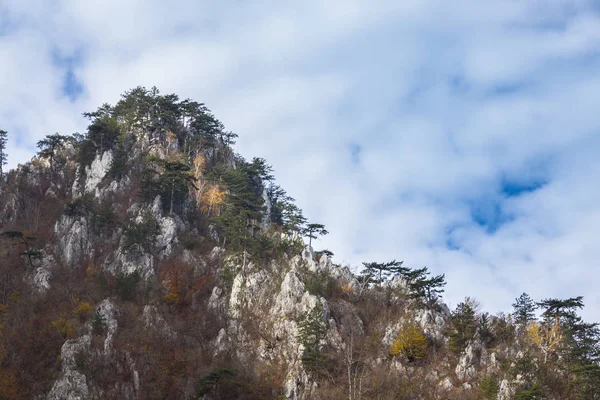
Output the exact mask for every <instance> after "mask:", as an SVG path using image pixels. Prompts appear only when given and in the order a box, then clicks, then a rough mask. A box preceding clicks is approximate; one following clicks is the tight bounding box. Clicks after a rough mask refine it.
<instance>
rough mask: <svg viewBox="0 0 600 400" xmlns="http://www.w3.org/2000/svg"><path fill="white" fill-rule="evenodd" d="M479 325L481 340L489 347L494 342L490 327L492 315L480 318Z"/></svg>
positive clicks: (486, 314)
mask: <svg viewBox="0 0 600 400" xmlns="http://www.w3.org/2000/svg"><path fill="white" fill-rule="evenodd" d="M478 325H479V326H478V327H477V334H478V335H479V339H480V340H481V342H482V343H483V344H484V345H485V346H488V345H489V344H490V343H491V342H492V340H493V334H492V330H491V327H490V314H489V313H486V312H484V313H482V314H481V315H480V316H479V324H478Z"/></svg>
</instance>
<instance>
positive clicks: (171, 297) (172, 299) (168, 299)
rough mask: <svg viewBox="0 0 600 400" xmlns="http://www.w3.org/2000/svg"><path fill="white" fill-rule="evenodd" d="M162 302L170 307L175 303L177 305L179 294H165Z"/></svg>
mask: <svg viewBox="0 0 600 400" xmlns="http://www.w3.org/2000/svg"><path fill="white" fill-rule="evenodd" d="M163 300H164V301H165V303H167V304H171V305H173V304H177V303H179V293H177V292H170V293H169V294H166V295H165V296H164V297H163Z"/></svg>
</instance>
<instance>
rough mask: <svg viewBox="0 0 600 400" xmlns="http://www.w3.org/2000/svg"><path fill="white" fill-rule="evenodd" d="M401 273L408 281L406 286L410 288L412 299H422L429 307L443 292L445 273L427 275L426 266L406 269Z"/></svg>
mask: <svg viewBox="0 0 600 400" xmlns="http://www.w3.org/2000/svg"><path fill="white" fill-rule="evenodd" d="M403 275H404V276H405V278H406V279H407V281H408V288H409V290H410V294H409V296H410V297H411V298H413V299H422V300H424V301H425V304H427V305H428V306H429V307H433V306H434V305H435V304H436V302H437V300H438V298H439V297H440V294H442V293H444V286H446V279H445V275H444V274H442V275H437V276H433V277H429V271H428V269H427V267H423V268H419V269H415V270H408V271H407V272H404V273H403Z"/></svg>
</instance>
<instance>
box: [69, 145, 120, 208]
mask: <svg viewBox="0 0 600 400" xmlns="http://www.w3.org/2000/svg"><path fill="white" fill-rule="evenodd" d="M112 160H113V154H112V151H110V150H109V151H106V152H104V153H103V154H101V155H98V156H96V158H94V160H93V161H92V164H91V165H90V166H88V167H86V168H85V170H84V174H85V182H84V184H83V185H82V187H80V186H79V182H78V181H77V180H75V182H74V183H73V197H80V196H82V195H84V194H87V193H94V195H95V197H100V191H99V189H98V185H99V184H100V182H102V180H103V179H104V177H105V176H106V174H107V173H108V170H109V169H110V166H111V164H112Z"/></svg>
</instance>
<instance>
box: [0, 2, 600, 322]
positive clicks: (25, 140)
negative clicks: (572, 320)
mask: <svg viewBox="0 0 600 400" xmlns="http://www.w3.org/2000/svg"><path fill="white" fill-rule="evenodd" d="M217 4H218V5H217ZM599 18H600V16H599V14H598V10H597V8H594V4H593V2H592V1H585V0H576V1H572V0H571V1H567V0H552V1H548V0H544V1H541V0H529V1H504V0H498V1H488V2H478V1H474V0H462V1H457V2H450V3H449V2H439V1H433V0H430V1H422V0H421V1H402V2H398V1H382V2H377V3H373V2H368V1H366V0H364V1H362V0H353V1H350V2H348V1H343V2H342V1H332V2H321V1H307V2H302V3H298V2H279V3H277V4H273V3H272V2H265V1H258V2H230V4H228V5H226V4H224V3H214V2H197V1H191V0H190V1H179V2H176V3H175V4H173V3H166V2H155V1H152V2H148V1H127V2H122V1H104V2H81V1H72V0H63V1H59V2H55V1H50V0H47V1H45V0H36V1H35V2H34V3H32V2H27V4H25V3H24V2H22V1H16V0H5V1H4V2H3V3H2V5H1V6H0V59H1V60H3V61H2V62H1V63H0V92H1V93H2V96H0V124H1V125H2V128H3V129H6V130H8V131H9V133H11V134H12V136H11V141H10V146H9V154H10V159H11V163H12V165H13V166H14V165H15V164H16V163H17V162H23V161H25V160H26V159H27V158H29V157H30V156H31V155H32V153H33V151H34V148H35V142H36V141H37V140H39V139H40V138H41V137H42V136H44V135H46V134H49V133H53V132H55V131H60V132H63V133H71V132H73V131H76V130H80V131H81V130H83V129H84V128H85V121H84V120H83V119H82V118H81V116H80V114H81V112H83V111H88V110H91V109H94V108H95V107H96V106H98V105H100V104H101V103H103V102H111V103H114V102H115V101H116V100H118V97H119V94H120V93H122V92H124V91H125V90H127V89H129V88H132V87H134V86H137V85H146V86H153V85H156V86H158V87H159V88H160V89H161V90H162V91H163V92H175V93H178V94H179V95H180V96H181V97H191V98H194V99H196V100H198V101H202V102H205V103H206V104H207V105H208V106H209V107H210V108H212V109H213V111H214V112H215V114H216V115H217V117H219V118H220V119H222V120H223V122H224V123H225V124H226V126H227V127H228V128H229V129H232V130H234V131H236V132H237V133H239V134H240V140H239V143H238V146H237V147H238V150H240V151H241V152H242V153H243V154H244V155H246V156H247V157H252V156H262V157H265V158H266V159H267V160H268V161H269V162H270V163H272V164H273V165H274V167H275V169H276V173H277V177H278V179H279V181H280V182H281V183H282V185H283V186H284V187H285V188H286V189H287V190H288V192H289V193H290V194H291V195H292V196H294V197H296V198H297V200H298V203H299V205H300V206H301V207H302V208H303V209H305V211H306V214H307V215H308V216H309V217H310V218H311V219H312V220H314V221H319V222H323V223H325V224H326V225H327V228H328V230H329V231H330V232H331V233H330V235H329V236H326V237H324V238H323V239H322V240H320V241H318V242H317V243H318V244H317V246H323V247H327V248H329V249H331V250H332V251H334V252H335V253H336V258H337V259H338V260H339V261H342V260H346V261H350V262H352V263H353V264H354V265H357V264H359V262H360V261H368V260H372V259H392V258H396V259H403V260H405V261H406V262H407V263H408V264H410V265H413V266H421V265H427V266H429V267H430V268H431V269H432V270H434V271H435V272H436V273H441V272H445V273H446V275H447V280H448V282H449V285H448V290H447V296H446V298H447V299H448V301H449V302H451V303H452V304H456V303H457V302H458V301H460V298H461V297H462V296H464V295H475V296H476V297H478V298H479V299H480V300H481V301H482V302H483V303H484V304H485V305H486V306H487V307H488V308H489V309H491V310H492V311H499V310H502V309H504V310H507V309H509V308H510V304H511V303H512V300H513V299H514V297H516V296H517V295H518V294H520V292H522V291H527V292H530V294H532V295H533V296H535V297H537V298H541V297H561V296H574V295H580V294H581V295H584V296H586V300H587V304H588V306H587V310H586V315H588V316H590V317H593V318H595V319H600V309H598V308H597V307H596V306H595V305H596V304H598V301H599V300H600V295H597V294H596V292H597V291H596V290H595V288H594V287H593V282H594V281H595V280H596V279H595V278H597V277H598V273H597V272H596V268H595V267H596V265H595V263H596V260H598V259H600V250H599V248H598V247H597V246H595V243H594V238H595V237H597V236H598V234H599V233H600V232H599V229H600V228H598V226H600V225H599V224H598V222H600V221H599V219H600V202H599V201H598V200H599V198H600V190H598V189H597V188H596V187H595V185H594V184H593V183H594V178H595V176H597V175H598V174H599V173H600V165H598V162H597V161H596V158H597V157H596V154H597V152H598V150H599V146H600V140H599V139H598V138H599V135H598V131H599V129H600V122H599V121H598V119H597V116H596V114H597V112H596V108H597V104H598V103H599V100H600V95H599V94H598V93H600V90H599V89H600V81H599V80H598V78H597V73H596V71H597V68H598V64H599V63H600V56H599V53H598V50H597V49H598V48H599V47H598V45H599V44H600V23H599V22H600V21H599ZM57 56H60V58H61V59H69V58H72V59H73V60H74V65H73V66H72V67H73V68H74V69H73V73H74V76H75V77H76V78H77V79H78V80H79V81H80V82H81V84H82V86H83V92H82V93H81V95H80V96H79V97H77V98H76V99H75V101H70V100H69V97H68V96H66V95H65V94H64V93H63V91H62V90H63V85H64V82H63V79H64V76H65V74H66V73H67V66H66V65H61V64H60V63H57V62H56V58H57ZM353 152H354V154H353ZM539 182H544V183H545V184H544V185H543V186H542V187H541V188H539V189H537V190H536V191H534V192H531V193H526V192H524V193H521V194H520V195H519V196H511V195H509V193H507V192H506V190H504V191H503V185H504V184H509V185H510V184H511V183H512V184H515V185H516V184H520V185H529V184H532V183H539ZM596 186H597V185H596ZM475 208H480V209H484V210H486V212H487V213H488V214H489V215H493V213H494V212H495V213H500V214H499V216H500V217H503V218H505V219H504V220H503V223H502V224H497V225H498V226H493V227H491V228H490V226H487V227H486V226H481V225H480V223H479V222H481V221H479V222H478V221H477V220H476V218H475V217H474V215H473V213H474V212H475ZM492 228H493V229H492Z"/></svg>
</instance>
